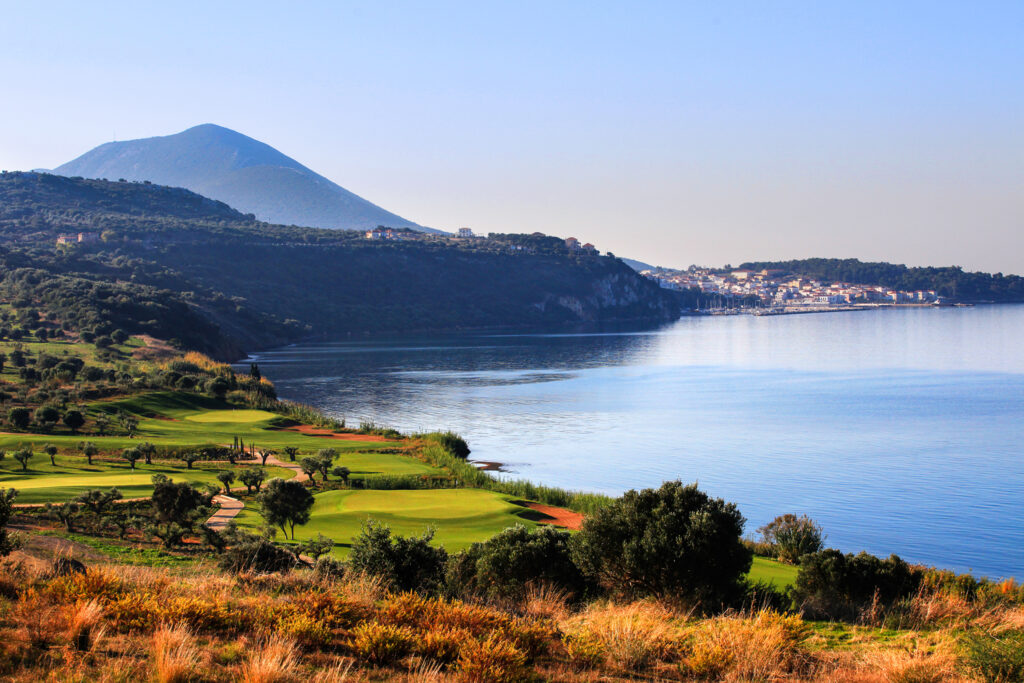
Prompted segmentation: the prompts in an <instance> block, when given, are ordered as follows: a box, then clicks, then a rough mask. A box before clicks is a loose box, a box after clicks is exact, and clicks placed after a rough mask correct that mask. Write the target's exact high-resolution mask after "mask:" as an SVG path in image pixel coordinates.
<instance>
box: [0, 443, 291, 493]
mask: <svg viewBox="0 0 1024 683" xmlns="http://www.w3.org/2000/svg"><path fill="white" fill-rule="evenodd" d="M56 461H57V465H56V467H55V466H53V465H51V464H50V458H49V457H48V456H47V455H46V454H45V453H37V454H36V455H35V457H34V458H32V460H30V461H29V469H28V471H27V472H23V471H22V469H21V464H20V463H18V462H16V461H14V460H13V459H11V458H10V457H7V458H5V459H4V460H2V461H0V486H2V487H4V488H15V489H17V490H18V498H17V500H16V501H15V502H17V503H46V502H53V501H63V500H70V499H72V498H74V497H75V496H77V495H78V494H80V493H82V492H84V491H88V490H89V489H108V488H110V487H112V486H115V487H117V488H118V489H120V491H121V493H122V495H124V497H125V498H143V497H146V496H149V495H152V493H153V484H152V482H151V477H152V476H153V475H154V474H158V473H159V474H165V475H167V476H168V477H171V478H172V479H174V480H175V481H190V482H193V483H195V484H215V485H217V486H220V485H221V484H220V482H219V481H217V474H218V473H219V472H223V471H225V470H227V469H231V470H232V471H233V472H235V473H236V476H237V473H238V472H240V471H241V468H242V466H237V467H234V468H232V467H231V466H230V465H228V464H227V463H218V464H213V463H201V462H200V463H195V464H194V465H193V469H191V470H189V469H186V467H185V465H184V464H182V465H180V466H178V465H176V464H173V463H167V462H154V464H152V465H146V464H145V463H143V462H141V461H139V462H137V463H135V471H134V472H132V469H131V467H129V465H128V463H127V461H125V462H124V463H118V462H105V461H101V460H98V459H94V460H93V464H92V465H89V464H88V462H87V461H86V459H85V458H84V457H76V456H60V455H58V456H57V458H56ZM246 466H249V467H251V466H252V465H246ZM266 469H267V478H268V479H269V478H271V477H282V478H285V479H288V478H290V477H292V476H293V474H292V471H291V470H287V469H283V468H280V467H268V468H266ZM235 485H236V486H237V485H238V484H237V483H236V484H235Z"/></svg>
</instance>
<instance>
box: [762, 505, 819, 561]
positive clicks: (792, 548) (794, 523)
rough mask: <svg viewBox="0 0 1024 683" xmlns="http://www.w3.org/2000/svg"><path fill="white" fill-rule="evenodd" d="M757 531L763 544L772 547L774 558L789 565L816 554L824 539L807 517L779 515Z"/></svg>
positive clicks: (815, 525) (816, 525)
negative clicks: (774, 553) (805, 556)
mask: <svg viewBox="0 0 1024 683" xmlns="http://www.w3.org/2000/svg"><path fill="white" fill-rule="evenodd" d="M757 531H758V533H760V534H761V536H762V537H763V538H764V542H765V543H767V544H769V545H771V546H774V548H775V552H776V557H778V558H779V559H780V560H782V561H783V562H789V563H795V562H797V561H799V560H800V558H801V557H803V556H804V555H809V554H812V553H816V552H818V551H819V550H821V548H822V545H823V543H824V539H825V535H824V533H822V529H821V527H820V526H819V525H818V524H817V523H815V522H814V520H812V519H811V518H810V517H808V516H807V515H803V516H802V517H797V516H796V515H790V514H786V515H780V516H779V517H776V518H775V519H773V520H772V521H771V522H769V523H768V524H765V525H764V526H763V527H761V528H759V529H758V530H757Z"/></svg>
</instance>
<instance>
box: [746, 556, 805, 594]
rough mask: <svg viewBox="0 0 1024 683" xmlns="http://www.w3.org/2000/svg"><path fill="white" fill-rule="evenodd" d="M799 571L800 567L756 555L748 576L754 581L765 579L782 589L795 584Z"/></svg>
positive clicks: (766, 581)
mask: <svg viewBox="0 0 1024 683" xmlns="http://www.w3.org/2000/svg"><path fill="white" fill-rule="evenodd" d="M798 571H799V569H798V568H797V567H794V566H793V565H791V564H785V563H784V562H779V561H778V560H771V559H768V558H767V557H755V558H754V564H753V566H751V567H750V573H749V574H748V575H747V576H748V577H749V578H750V580H752V581H764V582H765V583H770V584H771V585H773V586H775V587H776V588H778V589H780V590H781V589H784V588H787V587H789V586H792V585H793V582H794V581H796V574H797V572H798Z"/></svg>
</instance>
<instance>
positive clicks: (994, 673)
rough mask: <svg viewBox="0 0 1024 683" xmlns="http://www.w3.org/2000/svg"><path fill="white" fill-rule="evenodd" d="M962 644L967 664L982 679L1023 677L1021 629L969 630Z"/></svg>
mask: <svg viewBox="0 0 1024 683" xmlns="http://www.w3.org/2000/svg"><path fill="white" fill-rule="evenodd" d="M962 648H963V652H964V660H965V662H966V664H967V667H968V668H969V669H970V670H971V672H972V673H974V674H975V675H976V676H978V677H979V678H980V679H981V680H983V681H985V683H1011V682H1014V681H1024V631H1006V632H1003V633H969V634H967V635H966V636H964V638H963V640H962Z"/></svg>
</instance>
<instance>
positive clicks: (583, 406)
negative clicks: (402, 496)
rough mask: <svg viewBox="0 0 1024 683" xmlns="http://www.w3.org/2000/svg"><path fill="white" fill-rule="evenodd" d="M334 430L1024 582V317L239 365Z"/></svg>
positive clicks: (876, 317) (835, 321) (765, 322)
mask: <svg viewBox="0 0 1024 683" xmlns="http://www.w3.org/2000/svg"><path fill="white" fill-rule="evenodd" d="M250 360H251V361H254V362H257V363H259V366H260V369H261V370H262V372H263V374H264V375H265V376H267V377H269V378H270V379H271V380H273V381H274V382H275V384H276V385H277V388H278V393H279V395H280V396H281V397H282V398H287V399H292V400H296V401H301V402H304V403H310V404H313V405H315V406H317V407H319V408H320V409H322V410H323V411H325V412H326V413H328V414H330V415H332V416H335V417H337V418H344V419H345V420H346V421H347V423H348V424H349V425H352V426H356V425H358V424H359V423H360V422H374V423H376V424H379V425H388V426H393V427H396V428H398V429H400V430H402V431H433V430H439V429H440V430H453V431H456V432H458V433H459V434H461V435H463V437H464V438H465V439H466V440H467V441H468V443H469V445H470V448H471V449H472V454H471V456H470V457H471V459H474V460H477V461H483V462H489V463H500V465H501V471H500V472H498V473H497V476H501V477H514V478H524V479H529V480H532V481H535V482H538V483H543V484H548V485H553V486H560V487H564V488H569V489H576V490H583V491H596V492H602V493H607V494H612V495H617V494H621V493H622V492H624V491H626V490H628V489H640V488H647V487H656V486H659V485H660V484H661V483H662V482H663V481H666V480H676V479H678V480H681V481H683V482H684V483H688V482H697V483H698V484H699V486H700V487H701V488H702V489H703V490H705V491H707V492H708V493H709V494H711V495H713V496H716V497H721V498H724V499H725V500H727V501H731V502H734V503H736V504H737V505H738V506H739V508H740V510H741V511H742V512H743V514H744V516H745V517H746V519H747V525H746V532H747V533H748V534H749V535H751V536H756V530H757V528H758V527H759V526H761V525H763V524H765V523H766V522H768V521H770V520H771V519H773V518H774V517H775V516H777V515H780V514H783V513H794V514H797V515H802V514H806V515H809V516H810V517H811V518H813V519H814V520H816V521H817V522H818V523H819V524H820V525H821V526H822V527H823V528H824V530H825V533H826V534H827V539H826V543H827V545H829V546H831V547H836V548H839V549H841V550H843V551H845V552H858V551H861V550H865V551H868V552H870V553H873V554H876V555H880V556H888V555H889V554H892V553H895V554H898V555H900V556H901V557H903V558H904V559H906V560H907V561H909V562H915V563H921V564H926V565H933V566H937V567H941V568H948V569H953V570H956V571H970V572H973V573H975V574H976V575H979V576H987V577H990V578H993V579H997V578H1004V577H1011V576H1014V577H1017V578H1024V306H1022V305H998V306H974V307H957V308H881V309H873V310H865V311H855V312H836V313H818V314H801V315H779V316H762V317H756V316H749V315H732V316H701V317H685V318H682V319H680V320H679V321H677V322H675V323H672V324H668V325H665V326H663V327H660V328H657V329H647V330H641V331H622V330H618V331H608V332H591V333H572V334H566V333H561V334H545V333H536V334H459V335H444V336H436V335H434V336H409V337H400V338H399V337H396V338H387V339H381V338H373V339H358V340H353V339H349V340H345V341H339V342H330V343H327V342H323V343H310V344H300V345H293V346H288V347H285V348H280V349H275V350H270V351H265V352H260V353H256V354H253V356H252V358H251V359H250Z"/></svg>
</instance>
